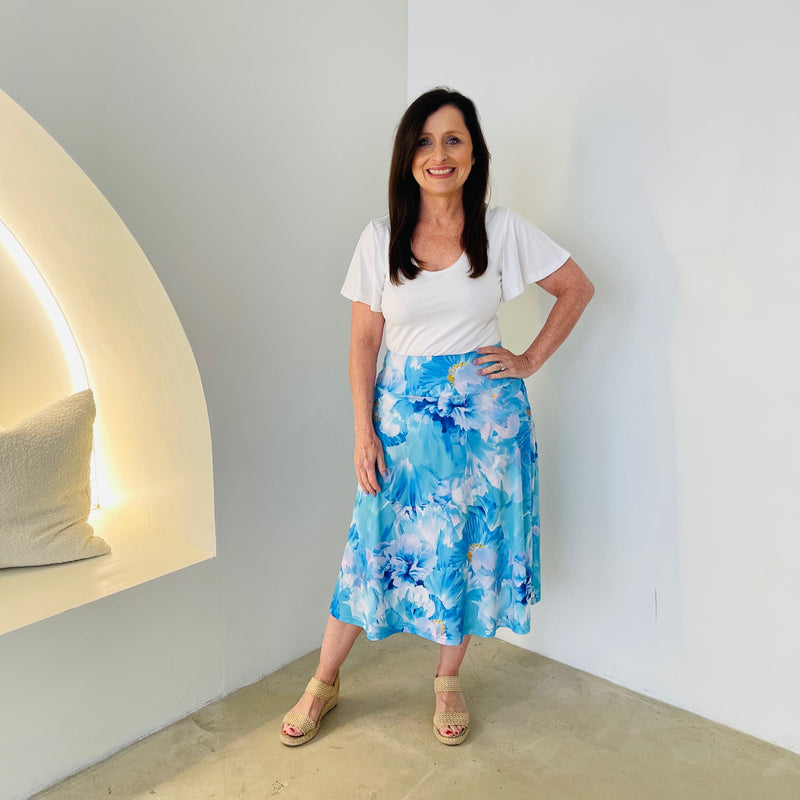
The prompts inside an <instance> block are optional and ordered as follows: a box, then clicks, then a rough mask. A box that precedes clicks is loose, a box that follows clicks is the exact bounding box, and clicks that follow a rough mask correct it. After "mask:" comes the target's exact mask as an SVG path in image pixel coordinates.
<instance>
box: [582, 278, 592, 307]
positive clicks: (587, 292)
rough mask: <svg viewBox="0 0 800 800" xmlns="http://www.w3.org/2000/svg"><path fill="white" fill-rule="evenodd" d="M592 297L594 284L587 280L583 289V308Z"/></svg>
mask: <svg viewBox="0 0 800 800" xmlns="http://www.w3.org/2000/svg"><path fill="white" fill-rule="evenodd" d="M593 297H594V284H593V283H592V282H591V281H590V280H589V279H588V278H587V279H586V284H585V286H584V287H583V306H584V308H585V307H586V306H588V305H589V301H590V300H591V299H592V298H593Z"/></svg>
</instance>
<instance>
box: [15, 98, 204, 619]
mask: <svg viewBox="0 0 800 800" xmlns="http://www.w3.org/2000/svg"><path fill="white" fill-rule="evenodd" d="M0 222H2V225H3V226H4V227H5V228H6V229H7V232H8V234H10V236H11V237H12V243H13V244H14V246H15V247H17V246H18V247H19V249H20V251H21V252H22V253H23V254H24V256H27V257H29V258H30V260H31V262H32V263H33V265H35V268H36V270H37V272H38V274H39V275H40V276H41V278H42V279H43V281H44V283H45V284H46V286H47V287H48V288H49V292H50V293H51V294H52V297H53V298H54V299H55V301H56V302H57V305H58V308H59V310H60V312H61V314H62V315H63V318H64V319H65V320H66V322H67V323H68V326H69V329H70V331H71V334H72V337H73V338H74V342H75V344H76V345H77V348H78V350H79V352H80V358H81V359H82V361H83V367H84V368H85V373H86V377H87V378H88V383H89V386H90V387H91V388H92V390H93V392H94V395H95V401H96V404H97V409H98V413H97V421H96V423H95V441H96V451H97V452H96V455H97V473H96V484H97V486H96V488H97V491H98V498H99V501H100V508H99V509H97V510H95V511H94V512H93V514H92V517H91V518H90V521H91V522H92V524H93V525H94V527H95V530H96V532H97V533H98V535H100V536H102V537H103V538H105V539H106V540H107V541H108V542H109V544H110V545H111V547H112V553H111V554H110V555H107V556H101V557H99V558H92V559H87V560H85V561H78V562H72V563H69V564H60V565H54V566H47V567H22V568H15V569H7V570H4V571H3V574H2V577H0V580H2V582H3V591H2V593H0V633H4V632H7V631H10V630H14V629H16V628H19V627H22V626H24V625H28V624H31V623H32V622H35V621H37V620H40V619H44V618H46V617H49V616H53V615H55V614H58V613H60V612H63V611H66V610H68V609H70V608H74V607H76V606H78V605H81V604H83V603H87V602H90V601H92V600H95V599H97V598H100V597H103V596H106V595H109V594H113V593H114V592H118V591H121V590H123V589H126V588H129V587H130V586H133V585H136V584H139V583H143V582H145V581H148V580H151V579H153V578H156V577H159V576H161V575H164V574H166V573H168V572H172V571H174V570H176V569H181V568H183V567H186V566H189V565H190V564H194V563H198V562H200V561H203V560H205V559H208V558H210V557H212V556H214V554H215V552H216V540H215V530H214V502H213V474H212V461H211V436H210V429H209V422H208V412H207V409H206V404H205V397H204V394H203V389H202V385H201V382H200V376H199V373H198V371H197V365H196V363H195V360H194V357H193V355H192V351H191V347H190V346H189V342H188V340H187V338H186V335H185V333H184V331H183V328H182V327H181V324H180V322H179V320H178V317H177V315H176V313H175V310H174V308H173V307H172V304H171V303H170V301H169V298H168V297H167V295H166V292H165V291H164V289H163V287H162V285H161V283H160V282H159V280H158V277H157V276H156V274H155V272H154V271H153V268H152V267H151V265H150V264H149V262H148V261H147V258H146V257H145V255H144V253H143V252H142V250H141V249H140V248H139V246H138V245H137V244H136V242H135V240H134V239H133V237H132V236H131V234H130V232H129V231H128V229H127V228H126V227H125V225H124V223H123V222H122V220H121V219H120V218H119V216H118V215H117V214H116V212H115V211H114V209H113V208H112V207H111V205H110V204H109V203H108V201H107V200H106V199H105V198H104V197H103V195H102V194H101V193H100V192H99V191H98V189H97V188H96V187H95V186H94V184H93V183H92V182H91V180H89V178H88V177H87V176H86V175H85V174H84V173H83V172H82V171H81V169H80V168H79V167H78V166H77V165H76V164H75V163H74V162H73V161H72V159H71V158H70V157H69V156H68V155H67V154H66V152H64V150H63V149H62V148H61V147H60V146H59V145H58V144H57V143H56V142H55V141H54V140H53V139H52V138H51V137H50V136H49V135H48V134H47V133H46V132H45V131H44V130H43V129H42V128H41V127H40V126H39V125H38V124H37V123H36V122H35V121H34V120H33V119H32V118H31V117H30V116H29V115H28V114H27V113H26V112H25V111H24V110H23V109H21V108H20V107H19V106H18V105H17V104H16V103H15V102H14V101H13V100H11V98H9V97H8V96H7V95H5V94H4V93H2V92H0ZM0 251H2V255H0V337H2V340H3V342H4V348H3V349H4V352H3V355H2V360H0V367H1V368H2V370H3V372H2V385H3V392H2V394H3V395H4V398H3V400H2V401H1V402H0V424H2V425H4V426H5V427H10V426H11V425H13V424H15V423H16V422H18V421H19V420H20V419H21V418H23V417H25V416H27V415H28V414H31V413H33V412H35V411H37V410H38V409H39V408H40V407H41V406H42V405H44V404H46V403H49V402H52V401H53V400H56V399H58V398H59V397H62V396H64V395H66V394H69V393H70V392H71V391H75V388H74V386H75V381H74V379H73V380H71V379H70V372H69V369H68V367H67V366H66V365H65V364H64V363H63V361H62V362H60V358H61V357H62V356H60V354H59V347H58V344H57V341H55V340H54V339H53V333H52V328H51V326H50V325H49V323H48V319H47V315H46V314H45V312H44V311H43V309H42V307H41V305H40V303H39V300H38V299H37V298H36V295H35V293H34V292H33V290H31V289H30V287H27V286H26V284H25V278H24V277H23V276H22V272H21V270H20V269H19V268H18V267H19V265H18V264H17V263H15V258H14V256H13V254H12V253H11V252H10V251H9V250H7V249H6V250H4V249H3V248H2V247H0ZM12 305H13V308H12ZM6 345H9V346H8V347H6Z"/></svg>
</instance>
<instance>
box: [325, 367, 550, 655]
mask: <svg viewBox="0 0 800 800" xmlns="http://www.w3.org/2000/svg"><path fill="white" fill-rule="evenodd" d="M477 357H478V354H477V353H475V352H472V353H466V354H464V355H457V356H456V355H448V356H414V357H411V356H400V355H396V354H393V353H387V355H386V359H385V362H384V366H383V369H382V370H381V372H380V374H379V375H378V378H377V381H376V385H375V407H374V408H375V411H374V422H375V430H376V432H377V434H378V436H379V437H380V440H381V442H382V443H383V448H384V452H385V456H386V466H387V469H388V470H389V475H388V477H387V478H386V479H385V480H383V479H381V487H382V488H381V491H380V492H379V493H378V494H377V495H375V496H372V495H370V494H367V493H366V492H364V491H363V490H362V489H361V488H360V487H359V488H358V489H357V493H356V500H355V505H354V508H353V518H352V522H351V524H350V531H349V534H348V537H347V544H346V546H345V551H344V557H343V559H342V567H341V570H340V572H339V578H338V580H337V583H336V588H335V590H334V593H333V600H332V602H331V614H332V615H333V616H334V617H336V619H339V620H341V621H343V622H349V623H352V624H353V625H358V626H359V627H361V628H364V630H365V631H366V634H367V637H368V638H369V639H383V638H385V637H386V636H390V635H391V634H393V633H399V632H401V631H404V632H407V633H415V634H417V635H419V636H423V637H425V638H426V639H430V640H432V641H434V642H439V643H440V644H449V645H455V644H459V643H460V642H461V639H462V637H463V636H466V635H468V634H476V635H478V636H493V635H494V634H495V632H496V631H497V629H498V628H501V627H507V628H510V629H511V630H512V631H515V632H516V633H527V632H528V631H529V630H530V615H529V611H530V606H531V605H532V604H533V603H536V602H537V601H538V600H539V598H540V568H539V480H538V468H537V450H536V439H535V436H534V427H533V421H532V419H531V411H530V405H529V403H528V396H527V393H526V391H525V383H524V382H523V381H522V380H520V379H519V378H500V379H497V380H490V379H489V378H487V377H485V376H483V375H479V374H478V369H479V367H478V366H476V365H475V364H474V363H473V360H474V359H475V358H477Z"/></svg>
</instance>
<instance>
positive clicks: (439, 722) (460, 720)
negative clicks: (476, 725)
mask: <svg viewBox="0 0 800 800" xmlns="http://www.w3.org/2000/svg"><path fill="white" fill-rule="evenodd" d="M433 725H434V727H435V728H445V727H447V726H448V725H462V726H464V727H469V714H466V713H464V712H463V711H445V712H444V713H443V714H434V715H433Z"/></svg>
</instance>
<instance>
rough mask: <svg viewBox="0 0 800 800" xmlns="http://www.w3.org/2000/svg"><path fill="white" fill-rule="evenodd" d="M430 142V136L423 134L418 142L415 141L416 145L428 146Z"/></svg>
mask: <svg viewBox="0 0 800 800" xmlns="http://www.w3.org/2000/svg"><path fill="white" fill-rule="evenodd" d="M430 143H431V140H430V138H428V137H427V136H423V137H422V138H421V139H420V140H419V142H417V147H429V146H430Z"/></svg>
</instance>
